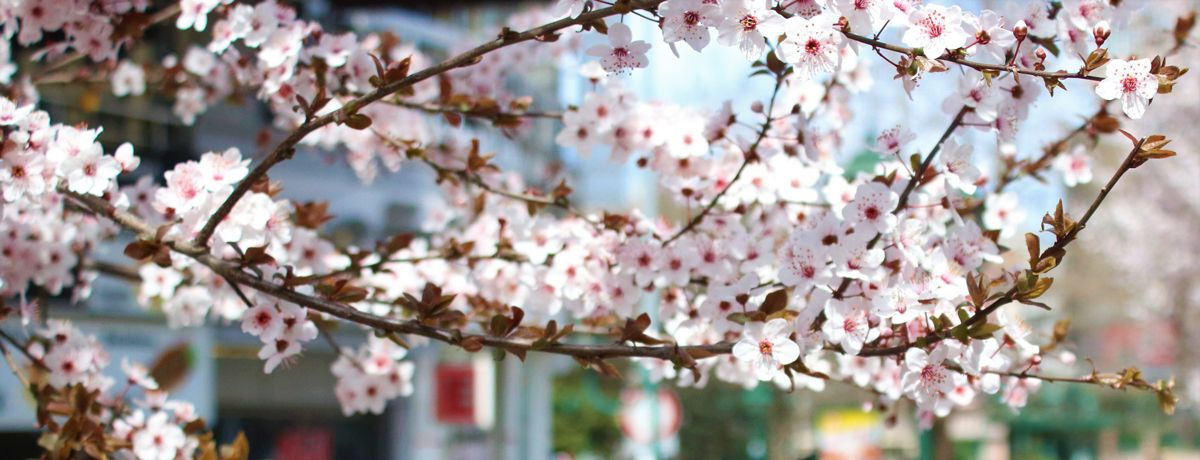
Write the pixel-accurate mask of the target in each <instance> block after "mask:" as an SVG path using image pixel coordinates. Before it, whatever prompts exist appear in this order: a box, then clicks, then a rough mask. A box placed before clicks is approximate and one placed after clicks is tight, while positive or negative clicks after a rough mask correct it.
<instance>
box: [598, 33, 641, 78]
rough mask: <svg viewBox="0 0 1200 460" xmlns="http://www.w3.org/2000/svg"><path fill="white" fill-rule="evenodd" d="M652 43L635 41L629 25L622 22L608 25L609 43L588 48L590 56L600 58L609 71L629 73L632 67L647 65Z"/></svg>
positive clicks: (601, 63)
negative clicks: (647, 55)
mask: <svg viewBox="0 0 1200 460" xmlns="http://www.w3.org/2000/svg"><path fill="white" fill-rule="evenodd" d="M649 50H650V44H649V43H646V42H644V41H641V40H637V41H633V32H631V31H630V30H629V26H627V25H625V24H621V23H617V24H613V25H610V26H608V45H596V46H593V47H592V48H590V49H588V55H589V56H595V57H598V58H600V65H601V66H603V67H604V70H606V71H608V73H610V74H613V73H618V74H619V73H627V72H628V71H629V70H630V69H639V68H642V67H646V65H647V64H649V63H650V60H649V59H647V58H646V52H647V51H649Z"/></svg>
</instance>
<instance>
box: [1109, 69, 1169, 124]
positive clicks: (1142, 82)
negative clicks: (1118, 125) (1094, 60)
mask: <svg viewBox="0 0 1200 460" xmlns="http://www.w3.org/2000/svg"><path fill="white" fill-rule="evenodd" d="M1106 65H1107V67H1108V70H1107V74H1106V75H1105V78H1104V80H1103V81H1101V82H1100V84H1098V85H1096V95H1097V96H1100V98H1102V99H1104V100H1108V101H1111V100H1113V99H1120V100H1121V110H1123V111H1124V112H1125V115H1127V116H1129V118H1133V119H1138V118H1142V115H1143V114H1145V113H1146V106H1147V105H1149V104H1150V99H1153V98H1154V94H1155V93H1157V92H1158V78H1157V77H1155V76H1154V75H1153V74H1151V73H1150V60H1149V59H1135V60H1132V61H1126V60H1124V59H1113V60H1111V61H1108V64H1106Z"/></svg>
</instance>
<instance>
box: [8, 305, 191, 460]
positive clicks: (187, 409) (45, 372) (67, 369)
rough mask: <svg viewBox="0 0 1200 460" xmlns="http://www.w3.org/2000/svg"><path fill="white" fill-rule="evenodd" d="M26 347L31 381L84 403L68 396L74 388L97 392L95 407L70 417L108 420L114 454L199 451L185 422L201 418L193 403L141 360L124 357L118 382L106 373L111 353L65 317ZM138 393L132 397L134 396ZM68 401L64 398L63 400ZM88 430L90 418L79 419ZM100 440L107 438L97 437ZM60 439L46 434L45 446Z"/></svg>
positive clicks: (171, 454) (137, 455)
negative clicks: (165, 387) (174, 395)
mask: <svg viewBox="0 0 1200 460" xmlns="http://www.w3.org/2000/svg"><path fill="white" fill-rule="evenodd" d="M34 332H35V333H34V334H33V338H32V339H31V340H30V342H29V345H28V346H27V347H26V348H27V349H26V352H27V353H28V355H29V356H30V357H31V358H32V359H34V360H35V361H34V363H33V364H34V365H31V366H30V368H29V369H28V370H29V371H32V373H31V374H30V375H31V377H30V380H31V384H32V385H34V386H36V387H42V386H45V387H47V390H45V391H47V392H50V394H54V395H56V396H55V397H63V398H64V399H67V400H68V401H69V404H74V405H79V404H84V403H83V402H82V401H85V400H86V399H85V398H75V399H70V398H68V397H67V396H66V395H69V394H71V393H70V392H71V391H75V390H76V389H78V390H81V391H87V392H95V393H97V394H98V395H99V396H98V397H97V398H96V399H95V401H94V403H95V404H96V406H97V407H96V410H91V408H87V410H82V409H81V410H80V411H79V412H77V413H76V414H73V415H72V417H79V416H83V417H87V418H89V422H94V423H103V424H110V425H111V426H112V431H111V432H110V433H108V434H107V436H108V437H110V438H111V439H112V440H113V443H114V444H115V445H121V446H124V447H121V448H119V449H118V450H117V451H116V452H115V453H117V454H119V455H131V456H133V457H134V458H139V459H161V458H179V457H187V458H190V457H192V456H194V455H195V452H196V451H197V448H198V447H199V445H200V439H199V437H198V436H197V435H198V433H196V432H195V431H194V430H192V431H191V434H189V433H188V432H185V427H186V426H188V425H189V424H191V423H193V422H195V421H197V420H198V418H199V416H198V414H197V413H196V409H195V407H194V406H192V404H190V403H188V402H185V401H179V400H173V399H170V398H169V396H168V394H167V392H165V391H162V390H161V389H160V388H159V386H158V383H157V382H155V380H154V378H153V377H151V376H150V375H149V374H148V370H147V369H146V368H145V367H143V366H142V365H140V364H137V363H133V362H130V361H128V360H122V362H121V369H122V371H123V373H124V377H125V378H124V381H121V382H118V381H116V380H114V379H113V378H112V377H110V376H109V375H107V374H105V373H104V372H105V370H106V367H107V366H108V364H109V357H108V354H107V352H106V351H105V350H104V348H103V347H102V346H101V344H100V342H99V341H98V340H96V337H94V336H92V335H89V334H86V333H84V332H82V331H80V330H79V329H78V328H76V327H74V326H72V325H71V324H69V323H67V322H65V321H61V320H51V321H49V322H48V323H47V325H46V327H45V328H38V329H36V330H35V331H34ZM135 395H136V396H139V397H136V398H135V397H134V396H135ZM64 404H66V403H64ZM75 423H76V426H78V427H80V429H84V430H86V427H87V426H88V422H80V421H78V420H76V421H75ZM99 439H101V440H102V441H101V444H103V443H104V442H106V441H103V440H104V439H105V438H104V437H103V436H101V437H99ZM57 442H59V441H58V440H56V439H53V438H52V437H50V435H46V436H43V439H42V441H41V442H40V444H41V445H43V446H50V445H55V444H56V443H57Z"/></svg>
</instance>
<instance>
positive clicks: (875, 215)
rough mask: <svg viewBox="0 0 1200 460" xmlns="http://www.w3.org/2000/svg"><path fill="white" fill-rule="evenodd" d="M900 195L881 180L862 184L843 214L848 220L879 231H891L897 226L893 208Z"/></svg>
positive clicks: (897, 202)
mask: <svg viewBox="0 0 1200 460" xmlns="http://www.w3.org/2000/svg"><path fill="white" fill-rule="evenodd" d="M899 202H900V197H899V196H898V195H897V194H896V192H893V191H892V190H891V189H889V188H888V186H886V185H884V184H881V183H879V182H870V183H866V184H863V185H860V186H859V187H858V189H857V190H856V191H855V192H854V200H853V201H851V202H850V204H848V205H846V208H845V209H843V210H842V214H844V215H845V216H846V221H848V222H851V223H861V224H864V225H867V226H870V227H871V228H872V229H874V231H876V232H878V233H890V232H891V231H892V229H894V228H896V221H897V220H896V215H895V214H892V210H894V209H895V208H896V205H898V204H899Z"/></svg>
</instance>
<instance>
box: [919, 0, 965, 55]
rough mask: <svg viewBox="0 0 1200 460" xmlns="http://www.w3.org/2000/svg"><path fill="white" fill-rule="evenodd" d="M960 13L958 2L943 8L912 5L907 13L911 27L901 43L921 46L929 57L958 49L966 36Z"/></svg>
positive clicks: (931, 4) (929, 5) (930, 5)
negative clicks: (914, 6) (913, 6)
mask: <svg viewBox="0 0 1200 460" xmlns="http://www.w3.org/2000/svg"><path fill="white" fill-rule="evenodd" d="M962 16H963V14H962V9H961V8H959V7H958V5H951V6H949V7H946V6H942V5H938V4H934V3H930V4H926V5H923V6H920V7H916V8H913V9H912V10H911V11H910V12H909V14H908V22H909V24H910V26H909V28H908V30H905V31H904V37H903V40H904V44H906V45H908V46H911V47H914V48H921V49H922V50H923V51H924V53H925V56H926V57H930V58H936V57H939V56H941V55H943V54H945V53H946V51H947V50H952V49H956V48H961V47H963V46H964V45H966V44H967V43H966V41H967V38H968V37H969V36H968V35H967V33H966V32H965V31H964V30H963V26H962V19H963V17H962Z"/></svg>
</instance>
